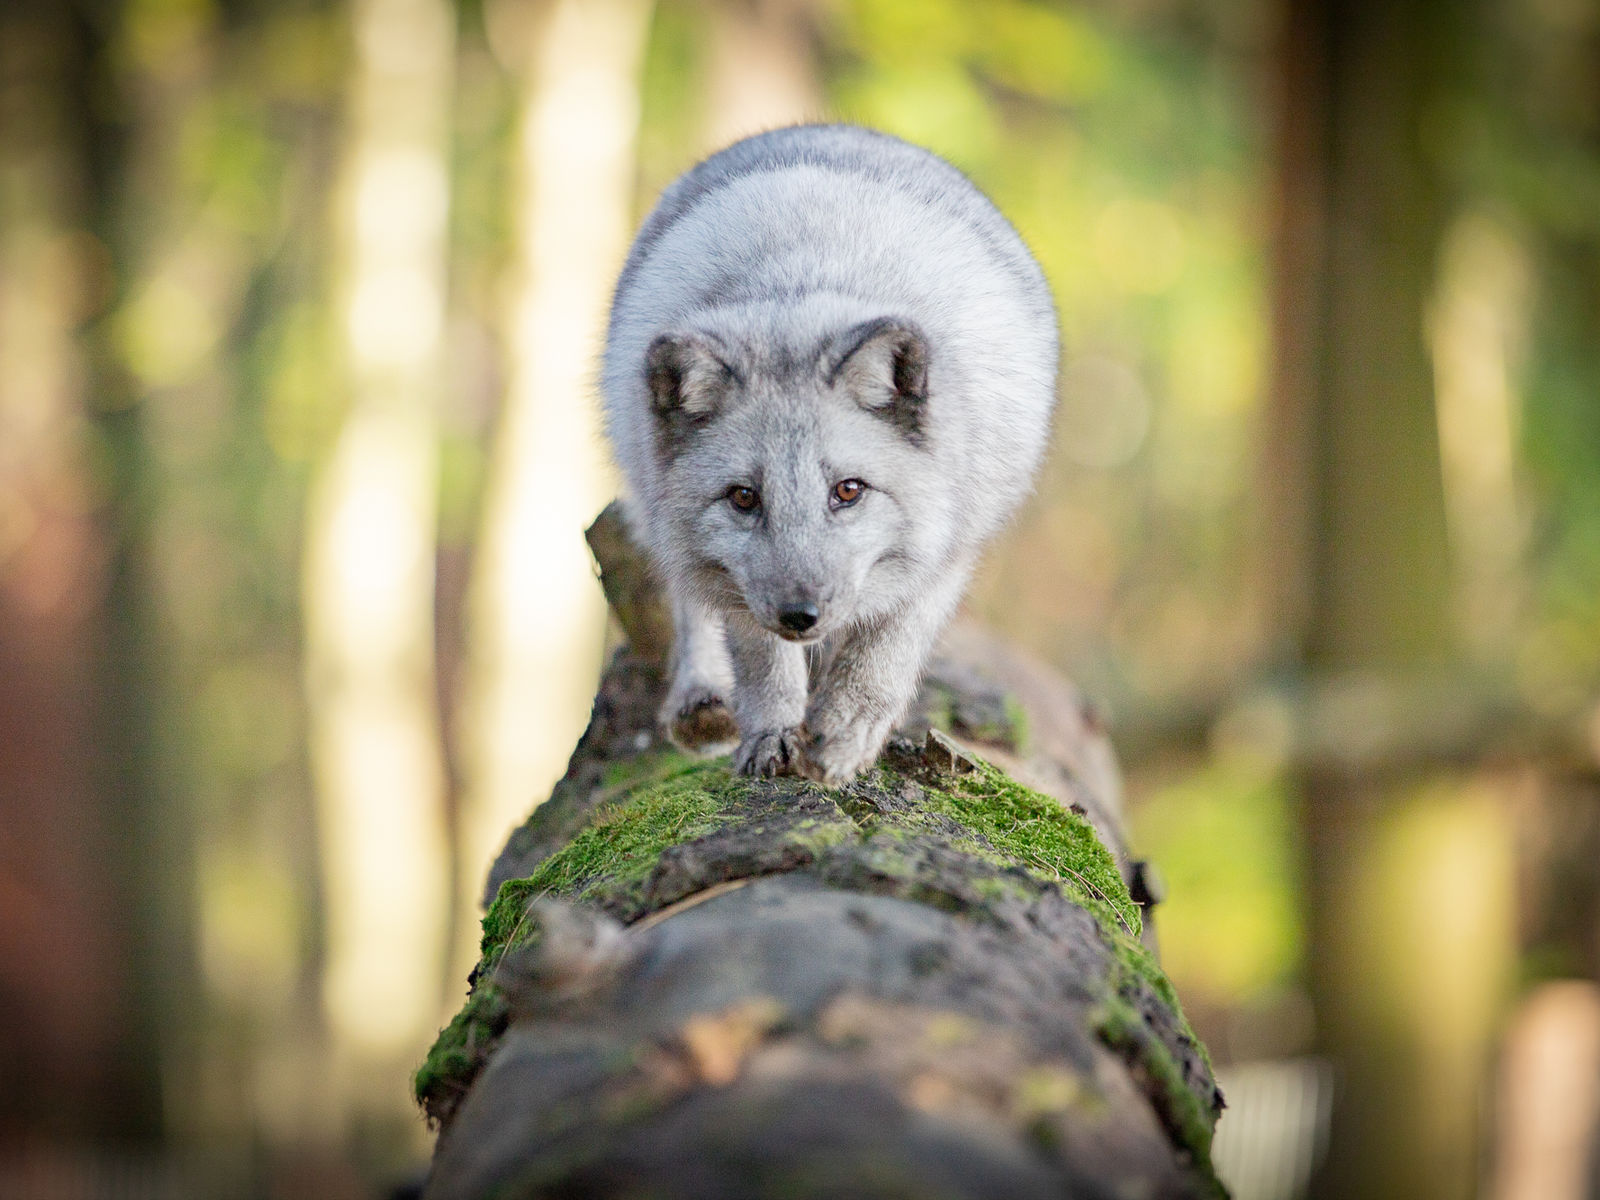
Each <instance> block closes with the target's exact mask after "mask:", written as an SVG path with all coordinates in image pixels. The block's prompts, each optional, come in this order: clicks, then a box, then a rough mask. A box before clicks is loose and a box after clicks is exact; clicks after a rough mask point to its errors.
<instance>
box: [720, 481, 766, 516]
mask: <svg viewBox="0 0 1600 1200" xmlns="http://www.w3.org/2000/svg"><path fill="white" fill-rule="evenodd" d="M728 503H729V504H731V505H733V506H734V507H735V508H737V509H738V510H739V511H740V512H744V513H747V512H755V510H756V509H757V508H758V507H760V505H761V493H760V492H758V491H756V490H755V488H748V487H743V486H739V487H731V488H729V489H728Z"/></svg>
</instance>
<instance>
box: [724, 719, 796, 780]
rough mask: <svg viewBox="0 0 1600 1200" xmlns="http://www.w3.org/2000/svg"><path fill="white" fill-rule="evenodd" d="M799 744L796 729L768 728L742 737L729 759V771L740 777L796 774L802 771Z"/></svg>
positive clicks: (767, 777) (765, 777)
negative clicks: (730, 764)
mask: <svg viewBox="0 0 1600 1200" xmlns="http://www.w3.org/2000/svg"><path fill="white" fill-rule="evenodd" d="M802 747H803V742H802V738H801V734H800V731H799V730H798V729H769V730H767V731H766V732H765V733H758V734H756V735H755V736H753V737H748V738H745V740H744V741H742V742H740V743H739V749H738V750H737V751H736V752H735V753H734V756H733V769H734V770H735V771H738V772H739V774H741V775H758V776H760V777H762V778H764V779H770V778H771V777H772V776H774V775H799V774H801V773H802V771H803V768H804V753H803V749H802Z"/></svg>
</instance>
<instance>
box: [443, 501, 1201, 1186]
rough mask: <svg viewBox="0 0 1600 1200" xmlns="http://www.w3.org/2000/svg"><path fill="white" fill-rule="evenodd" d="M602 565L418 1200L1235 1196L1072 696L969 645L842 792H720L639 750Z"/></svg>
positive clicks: (500, 888)
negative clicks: (600, 612) (543, 796)
mask: <svg viewBox="0 0 1600 1200" xmlns="http://www.w3.org/2000/svg"><path fill="white" fill-rule="evenodd" d="M590 540H591V544H592V545H593V546H594V547H595V548H596V552H597V556H598V557H599V558H600V561H601V563H602V568H603V575H604V581H605V583H606V585H607V594H608V597H609V598H610V599H611V601H612V606H613V609H614V610H615V611H616V612H617V613H618V616H619V618H620V620H621V622H622V624H623V627H624V629H625V631H626V632H628V633H629V635H630V637H631V641H632V644H631V646H629V647H625V648H624V649H622V650H620V651H619V652H618V653H617V655H616V656H615V657H614V658H613V660H612V663H611V666H610V668H609V670H608V671H607V672H606V675H605V678H604V679H603V681H602V683H601V688H600V694H599V696H598V697H597V699H596V701H595V706H594V714H593V718H592V720H591V722H590V725H589V729H588V731H587V733H586V734H585V735H584V737H583V740H582V742H581V743H580V744H579V746H578V749H577V751H576V753H575V754H574V756H573V758H572V762H571V765H570V766H569V769H568V771H567V774H566V776H565V778H563V779H562V780H561V782H560V783H559V784H557V786H556V788H555V791H554V794H553V795H552V796H551V798H550V800H549V801H548V802H546V803H545V804H543V805H541V806H540V807H539V808H538V809H536V810H535V811H534V813H533V815H532V817H531V818H529V820H528V822H527V823H526V824H525V825H524V826H523V827H522V828H521V829H519V830H518V831H517V832H516V833H515V834H514V835H513V837H512V839H511V841H510V843H509V844H508V845H507V847H506V848H505V850H504V852H503V853H502V854H501V856H500V859H499V861H498V862H497V863H496V864H495V867H494V870H493V872H492V875H491V881H490V882H491V887H492V889H493V891H494V899H493V902H492V903H491V904H490V907H489V910H488V914H487V916H486V917H485V920H484V938H483V947H482V949H483V958H482V960H481V961H480V963H479V966H478V968H477V970H476V971H475V972H474V973H473V977H472V990H471V993H470V996H469V998H468V1001H467V1004H466V1007H465V1008H464V1009H463V1011H462V1013H461V1014H460V1015H459V1016H458V1017H457V1018H456V1020H455V1021H454V1022H453V1023H452V1024H451V1026H450V1027H449V1028H447V1029H446V1030H445V1031H444V1032H443V1033H442V1034H441V1036H440V1039H439V1042H438V1044H437V1045H436V1046H435V1048H434V1050H433V1052H432V1054H431V1055H430V1056H429V1058H428V1061H427V1062H426V1063H425V1064H424V1065H423V1067H422V1069H421V1070H420V1071H419V1072H418V1077H417V1092H418V1097H419V1099H420V1101H421V1102H422V1104H423V1106H424V1108H425V1109H426V1111H427V1112H428V1114H429V1116H430V1118H431V1119H432V1120H434V1121H435V1122H436V1123H437V1124H438V1125H439V1126H440V1127H441V1135H440V1140H439V1143H438V1147H437V1150H436V1154H435V1159H434V1165H433V1170H432V1175H431V1178H430V1181H429V1184H428V1191H427V1195H428V1196H430V1197H432V1198H434V1200H457V1198H466V1197H476V1196H488V1195H495V1196H552V1195H561V1196H590V1195H593V1196H600V1195H605V1196H613V1195H643V1194H649V1195H651V1196H668V1197H677V1196H682V1197H690V1196H693V1197H700V1198H704V1197H723V1196H726V1197H735V1196H738V1197H761V1196H768V1195H772V1196H776V1195H783V1196H840V1195H849V1196H912V1195H917V1196H923V1195H939V1196H972V1197H980V1196H1007V1197H1026V1196H1041V1197H1043V1196H1061V1195H1073V1196H1113V1195H1129V1194H1137V1195H1145V1196H1161V1197H1179V1196H1204V1195H1220V1194H1222V1189H1221V1186H1220V1184H1218V1182H1217V1180H1216V1178H1215V1176H1214V1174H1213V1173H1212V1171H1211V1167H1210V1161H1209V1144H1210V1138H1211V1130H1212V1127H1213V1125H1214V1123H1215V1119H1216V1116H1217V1113H1218V1111H1219V1110H1220V1107H1221V1097H1220V1095H1219V1094H1218V1092H1217V1089H1216V1085H1215V1083H1214V1081H1213V1079H1212V1076H1211V1072H1210V1069H1209V1065H1208V1063H1207V1061H1206V1058H1205V1054H1204V1051H1203V1049H1202V1048H1201V1047H1200V1045H1199V1044H1198V1043H1197V1042H1196V1041H1195V1040H1194V1038H1193V1035H1192V1033H1191V1032H1190V1031H1189V1028H1188V1026H1187V1024H1186V1022H1185V1021H1184V1018H1183V1015H1182V1013H1181V1011H1180V1009H1179V1007H1178V1003H1177V1000H1176V997H1175V996H1174V995H1173V992H1172V989H1171V986H1170V984H1168V982H1167V981H1166V979H1165V977H1164V976H1163V975H1162V974H1161V972H1160V969H1159V968H1158V967H1157V966H1156V964H1155V960H1154V958H1153V956H1152V955H1151V954H1150V953H1149V951H1148V950H1147V949H1146V948H1145V946H1144V945H1142V944H1141V941H1140V937H1141V932H1142V929H1143V917H1144V906H1143V905H1142V904H1141V903H1137V902H1136V901H1135V897H1136V896H1137V897H1139V899H1140V900H1144V899H1147V898H1148V897H1147V895H1146V891H1147V889H1146V888H1145V886H1144V877H1143V872H1142V870H1141V869H1140V868H1139V866H1138V865H1137V864H1134V863H1131V862H1129V860H1128V859H1127V857H1126V855H1125V853H1124V852H1123V846H1122V841H1121V831H1120V812H1119V808H1118V782H1117V776H1116V770H1115V765H1114V762H1113V760H1112V758H1111V755H1110V751H1109V748H1108V746H1107V743H1106V741H1105V738H1104V735H1103V731H1102V729H1101V727H1100V724H1099V722H1098V720H1097V719H1096V718H1095V716H1094V714H1093V713H1092V711H1091V710H1089V709H1088V708H1087V706H1086V705H1084V703H1083V702H1082V700H1081V698H1080V697H1079V696H1078V695H1077V693H1076V692H1075V691H1073V690H1072V689H1071V688H1069V687H1068V686H1067V685H1065V684H1064V683H1062V682H1060V681H1059V680H1057V679H1055V678H1054V677H1052V676H1049V675H1048V674H1047V673H1045V672H1043V671H1041V670H1039V669H1038V668H1036V667H1033V666H1031V665H1030V664H1027V663H1025V662H1023V661H1020V660H1018V659H1016V658H1015V657H1014V656H1012V655H1010V654H1009V653H1008V652H1006V651H1005V650H1004V649H1003V648H1002V647H1001V646H1000V645H999V644H998V643H996V642H995V641H994V640H993V639H992V638H989V637H987V636H985V635H982V634H980V633H977V632H975V631H972V630H963V631H958V632H957V633H956V634H955V635H954V636H952V637H951V638H950V639H948V640H947V645H946V648H945V651H944V652H943V654H942V656H941V657H940V658H939V660H938V661H937V662H936V663H935V664H934V666H933V667H932V669H931V670H930V672H929V675H928V678H927V681H926V683H925V685H924V688H923V690H922V694H921V696H920V698H919V702H918V706H917V709H916V711H915V712H914V713H913V715H912V716H911V717H910V718H909V719H908V721H907V722H906V724H905V725H904V726H903V727H902V728H901V730H900V731H898V733H897V734H896V736H895V738H894V739H893V740H892V741H891V743H890V745H889V747H888V748H887V750H886V751H885V754H884V756H883V758H882V760H881V762H880V764H879V766H878V767H877V768H876V769H874V770H873V771H870V772H868V773H867V774H866V775H865V776H863V777H862V778H861V779H860V780H858V781H857V782H855V783H853V784H851V785H849V786H847V787H843V788H824V787H821V786H819V785H816V784H813V783H810V782H807V781H804V780H797V779H777V780H750V779H743V778H740V777H736V776H733V775H731V774H730V773H729V771H728V768H727V763H726V760H719V761H715V762H705V761H697V760H693V759H688V758H685V757H684V756H682V755H680V754H678V753H677V752H676V751H674V750H673V749H671V748H670V747H668V746H665V745H663V744H662V743H661V742H660V741H659V739H658V736H657V734H656V731H655V726H654V713H655V711H656V706H657V703H658V699H659V695H660V692H661V689H662V687H663V679H662V675H661V663H662V659H663V652H664V650H665V649H666V647H665V645H664V644H663V643H664V641H665V638H664V636H663V635H664V632H665V630H664V627H663V625H662V622H661V620H660V608H659V598H658V596H657V595H656V594H655V592H654V590H653V585H652V584H651V582H650V580H649V577H648V572H647V571H646V570H645V569H644V568H643V567H642V565H641V564H640V561H639V559H638V557H637V555H636V554H635V553H634V552H633V551H632V549H631V547H629V546H628V545H627V543H626V541H625V539H624V538H623V537H622V535H621V534H620V531H619V529H618V528H617V526H616V525H615V523H614V521H613V520H611V519H610V518H602V521H601V522H600V523H598V524H597V527H596V529H595V530H593V531H591V539H590ZM942 730H950V731H951V732H952V733H953V734H954V735H955V736H951V734H947V733H945V732H942ZM958 739H959V740H958ZM969 746H970V747H973V749H968V747H969ZM980 752H981V755H982V757H981V758H980V757H979V753H980ZM986 760H987V761H986ZM1002 768H1003V769H1002ZM1035 789H1038V790H1035ZM1130 881H1131V883H1132V884H1133V887H1132V890H1131V891H1130V888H1129V883H1130Z"/></svg>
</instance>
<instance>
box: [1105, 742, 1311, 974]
mask: <svg viewBox="0 0 1600 1200" xmlns="http://www.w3.org/2000/svg"><path fill="white" fill-rule="evenodd" d="M1133 817H1134V835H1135V838H1136V840H1137V844H1138V845H1139V847H1140V851H1141V853H1143V854H1146V855H1148V856H1149V857H1150V858H1151V859H1152V860H1153V861H1155V862H1157V863H1159V864H1160V866H1161V873H1162V876H1163V877H1164V878H1165V880H1166V883H1167V889H1168V892H1169V894H1170V898H1169V900H1168V901H1167V902H1166V903H1165V904H1163V905H1162V906H1161V910H1160V911H1161V941H1162V957H1163V961H1164V965H1165V966H1166V968H1167V970H1168V971H1169V972H1171V974H1172V976H1173V978H1175V979H1177V980H1178V981H1179V984H1180V985H1181V986H1182V988H1183V990H1184V993H1185V994H1186V995H1188V996H1189V997H1190V999H1191V1000H1199V1001H1203V1002H1204V1003H1205V1004H1206V1005H1207V1006H1231V1005H1241V1004H1248V1003H1250V1002H1251V1001H1252V1000H1255V999H1258V998H1259V997H1261V996H1262V995H1264V994H1267V993H1270V992H1271V991H1272V990H1274V989H1276V988H1279V987H1282V986H1284V985H1285V984H1288V983H1290V982H1292V981H1293V980H1294V979H1295V978H1296V977H1297V976H1298V974H1299V972H1300V970H1301V969H1302V967H1303V957H1302V956H1303V952H1304V940H1305V934H1304V930H1303V929H1302V928H1301V920H1300V907H1299V901H1298V896H1299V887H1300V880H1299V873H1298V870H1297V865H1296V864H1297V862H1298V839H1297V836H1296V833H1295V829H1294V814H1293V811H1292V809H1291V807H1290V796H1289V792H1288V790H1287V787H1286V785H1285V783H1284V781H1283V780H1282V779H1281V778H1280V777H1279V776H1278V775H1277V774H1276V773H1274V772H1273V771H1272V770H1271V769H1270V768H1269V767H1266V766H1264V765H1262V764H1258V763H1254V762H1249V761H1244V760H1237V759H1235V760H1223V761H1220V762H1218V763H1215V764H1213V765H1210V766H1207V767H1205V768H1203V769H1202V770H1200V771H1198V772H1196V773H1195V774H1193V775H1190V776H1188V777H1186V778H1184V779H1182V780H1180V781H1176V782H1173V783H1171V784H1168V785H1166V786H1164V787H1162V788H1160V789H1158V790H1156V791H1155V792H1153V793H1152V794H1151V795H1149V796H1146V797H1143V798H1142V799H1141V800H1140V802H1139V804H1138V805H1136V806H1135V807H1134V810H1133Z"/></svg>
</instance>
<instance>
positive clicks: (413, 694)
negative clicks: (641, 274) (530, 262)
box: [304, 0, 456, 1124]
mask: <svg viewBox="0 0 1600 1200" xmlns="http://www.w3.org/2000/svg"><path fill="white" fill-rule="evenodd" d="M352 17H353V30H352V32H353V35H354V45H355V64H354V72H353V79H352V83H351V91H350V94H349V100H348V134H347V142H346V145H345V149H344V163H343V166H342V172H341V173H342V191H341V194H340V196H339V197H338V201H339V207H338V212H339V222H340V223H339V228H338V234H337V238H338V251H337V253H338V256H339V257H338V264H339V268H338V269H339V271H340V280H339V292H340V304H339V306H338V310H337V311H338V316H339V319H340V320H341V321H342V333H343V336H344V351H345V358H346V366H347V371H348V375H347V378H348V380H349V386H350V393H349V409H348V412H347V414H346V416H345V420H344V424H343V427H342V429H341V430H340V432H339V435H338V437H337V440H336V442H335V445H334V447H333V450H332V453H331V454H330V455H329V456H328V458H327V460H326V461H325V462H323V463H322V464H321V466H320V468H319V469H318V471H317V474H316V478H315V479H314V480H313V483H312V487H311V493H310V497H309V500H308V509H307V515H306V550H305V567H304V570H305V578H304V604H305V622H306V678H307V687H308V700H309V705H310V711H311V717H312V729H311V750H312V762H313V770H314V774H315V779H316V790H317V804H318V817H319V832H320V839H321V847H320V848H321V856H322V869H323V879H324V895H325V904H326V915H327V951H326V955H327V957H326V966H325V970H326V974H325V979H324V1004H325V1007H326V1012H327V1016H328V1020H329V1024H330V1027H331V1032H332V1034H333V1037H334V1040H335V1041H334V1058H333V1063H334V1067H335V1070H336V1072H337V1076H336V1080H335V1084H336V1089H337V1090H339V1091H342V1093H343V1095H344V1096H345V1098H346V1101H347V1105H348V1107H347V1109H346V1112H347V1113H348V1114H349V1115H350V1116H353V1117H357V1118H363V1117H364V1118H366V1119H369V1120H371V1119H377V1120H378V1121H380V1122H384V1121H386V1122H390V1123H395V1124H403V1122H404V1113H403V1111H402V1109H401V1107H400V1101H399V1096H400V1094H401V1093H402V1091H403V1083H402V1080H403V1078H404V1072H405V1067H406V1065H407V1061H408V1059H409V1057H410V1056H411V1054H413V1053H414V1047H415V1046H416V1045H417V1043H418V1042H419V1041H422V1040H425V1039H426V1037H427V1035H428V1033H429V1032H430V1031H431V1030H432V1029H433V1028H434V1027H435V1024H436V1022H437V1020H438V1016H439V1013H440V1010H441V1007H442V1004H443V988H444V979H445V975H444V955H445V950H446V939H447V925H446V914H447V912H448V910H449V891H450V889H449V883H448V880H449V862H448V852H447V841H446V837H445V813H444V773H443V766H442V751H441V746H440V728H439V721H438V710H437V696H436V689H435V682H434V663H433V646H434V637H433V593H434V565H433V564H434V543H435V524H436V508H437V497H436V488H437V478H436V476H437V431H436V419H437V405H438V403H439V396H440V385H441V380H440V377H439V372H440V349H441V340H442V339H441V332H442V327H443V323H444V293H445V264H446V230H447V222H446V215H447V210H448V202H449V172H448V167H447V137H448V121H447V118H448V114H449V112H450V95H451V80H452V64H453V56H454V46H455V21H456V16H455V11H454V9H453V7H452V6H451V5H449V4H448V3H445V0H356V3H355V4H354V7H353V13H352Z"/></svg>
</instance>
